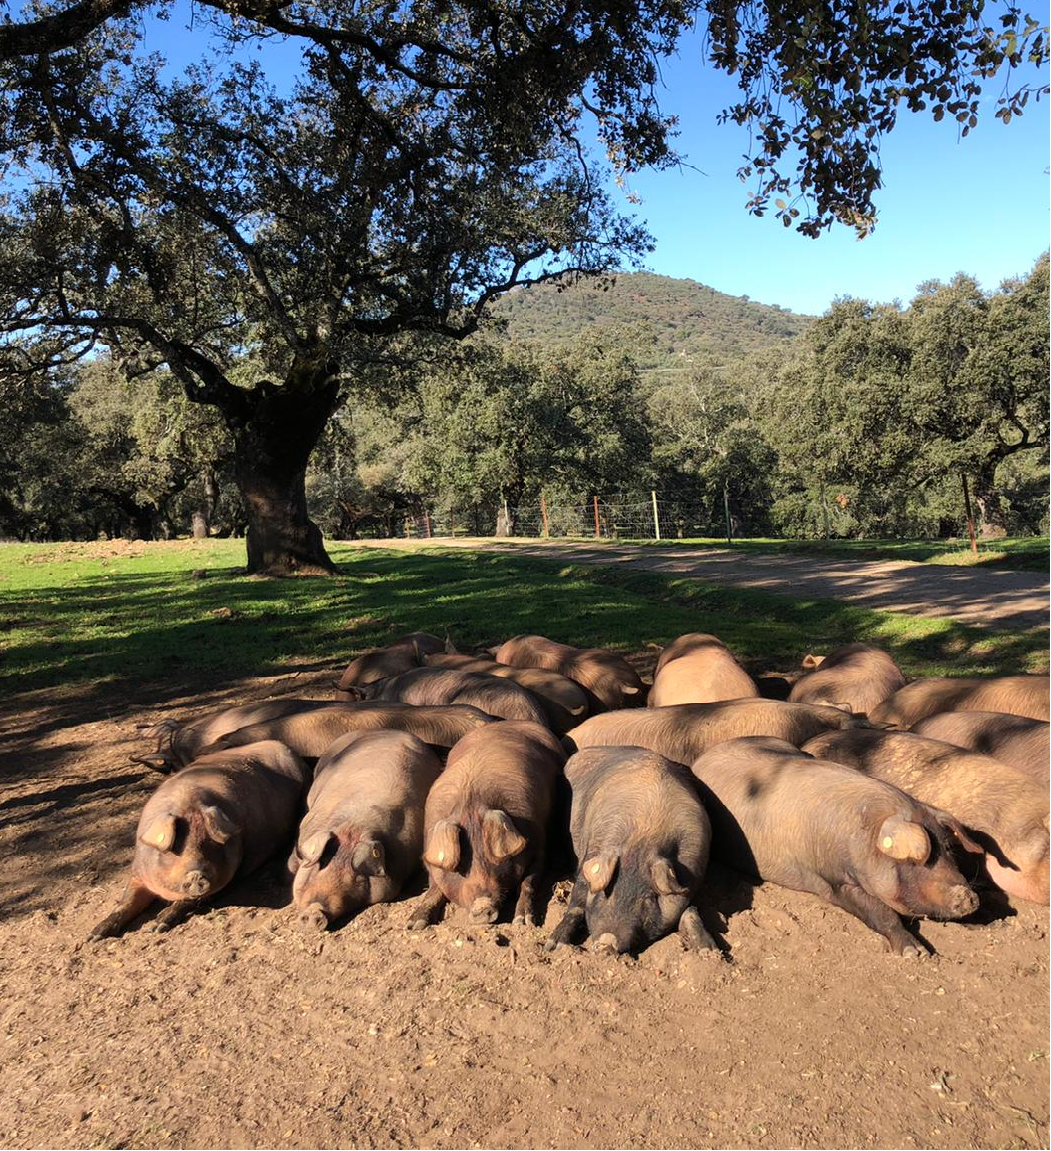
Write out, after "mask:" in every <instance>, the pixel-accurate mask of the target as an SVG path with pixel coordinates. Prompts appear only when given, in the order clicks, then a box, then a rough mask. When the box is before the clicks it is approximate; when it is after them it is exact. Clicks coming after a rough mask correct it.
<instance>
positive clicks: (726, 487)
mask: <svg viewBox="0 0 1051 1151" xmlns="http://www.w3.org/2000/svg"><path fill="white" fill-rule="evenodd" d="M723 513H724V515H725V516H726V545H727V547H731V546H732V545H733V542H734V537H733V529H732V527H731V524H730V481H729V480H723Z"/></svg>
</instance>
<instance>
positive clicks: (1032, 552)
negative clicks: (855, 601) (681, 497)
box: [607, 536, 1049, 572]
mask: <svg viewBox="0 0 1051 1151" xmlns="http://www.w3.org/2000/svg"><path fill="white" fill-rule="evenodd" d="M607 542H612V541H607ZM618 542H621V543H633V544H644V545H646V546H647V547H665V548H674V547H682V546H685V545H692V546H694V547H697V546H704V547H722V548H725V547H726V540H725V539H683V540H659V541H658V540H652V539H639V540H621V541H618ZM1048 544H1049V540H1048V537H1047V536H1020V537H1018V538H1014V539H1002V540H990V541H986V542H979V545H978V555H977V557H976V556H975V555H974V553H973V552H972V551H971V545H970V542H969V541H968V540H961V539H949V540H775V539H743V540H735V541H734V545H733V546H734V550H735V551H742V552H793V553H798V552H802V553H806V554H813V555H819V556H826V557H828V558H830V559H831V558H835V559H854V560H912V561H913V562H915V563H926V564H948V565H951V566H969V565H972V564H976V565H980V566H982V567H997V568H1006V569H1009V570H1013V571H1039V572H1046V571H1047V570H1048Z"/></svg>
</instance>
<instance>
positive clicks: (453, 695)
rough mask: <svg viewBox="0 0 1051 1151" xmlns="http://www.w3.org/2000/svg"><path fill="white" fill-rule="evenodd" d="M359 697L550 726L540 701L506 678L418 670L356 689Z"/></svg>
mask: <svg viewBox="0 0 1051 1151" xmlns="http://www.w3.org/2000/svg"><path fill="white" fill-rule="evenodd" d="M352 690H353V691H356V692H357V693H358V697H359V698H363V699H371V700H392V701H394V700H396V701H398V702H400V703H410V704H413V705H416V706H420V705H438V704H463V705H465V706H469V707H476V708H478V709H479V711H484V712H486V713H487V714H488V715H493V716H497V717H498V718H500V719H524V720H529V721H530V722H531V723H542V724H545V725H546V723H547V715H546V713H545V712H544V709H543V708H542V707H541V706H540V702H539V700H537V698H536V697H535V696H534V695H533V694H532V693H531V692H528V691H526V689H525V688H523V687H519V686H518V684H517V683H513V682H511V681H510V680H506V679H497V678H496V677H495V676H491V675H484V674H481V673H479V672H473V671H458V670H457V669H456V668H441V667H418V668H414V669H413V670H412V671H407V672H405V673H404V674H402V675H396V676H394V678H393V679H385V680H380V681H378V682H376V683H370V684H367V685H366V686H365V687H362V688H355V689H352Z"/></svg>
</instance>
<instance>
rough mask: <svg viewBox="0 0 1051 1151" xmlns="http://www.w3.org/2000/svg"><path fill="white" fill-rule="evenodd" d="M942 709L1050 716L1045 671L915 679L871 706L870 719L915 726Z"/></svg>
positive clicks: (1033, 717) (1033, 716)
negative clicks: (873, 706)
mask: <svg viewBox="0 0 1051 1151" xmlns="http://www.w3.org/2000/svg"><path fill="white" fill-rule="evenodd" d="M942 711H1001V712H1007V713H1008V714H1009V715H1026V716H1028V717H1029V718H1030V719H1042V720H1044V721H1045V722H1046V721H1047V720H1048V719H1049V718H1051V715H1049V712H1048V677H1047V676H1046V675H1002V676H989V677H988V678H985V679H983V678H979V677H977V676H975V677H971V678H960V679H953V678H936V679H918V680H916V681H915V682H914V683H910V684H909V685H908V687H903V688H902V689H901V691H897V692H895V693H894V695H892V696H891V697H890V699H888V700H885V701H884V702H883V703H881V704H880V705H879V707H877V708H875V709H874V710H873V711H872V713H871V714H870V716H869V718H870V719H871V720H872V721H873V722H874V723H887V724H893V725H894V726H895V727H900V728H911V727H915V726H916V724H918V723H919V722H920V720H923V719H926V718H927V717H928V716H929V715H937V714H938V713H939V712H942Z"/></svg>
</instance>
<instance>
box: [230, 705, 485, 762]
mask: <svg viewBox="0 0 1051 1151" xmlns="http://www.w3.org/2000/svg"><path fill="white" fill-rule="evenodd" d="M494 722H495V720H494V719H493V717H492V716H490V715H486V714H485V713H484V712H481V711H479V710H478V709H477V708H476V707H463V706H461V705H456V706H451V705H450V706H445V707H413V706H412V705H411V704H408V703H333V704H329V706H328V707H324V708H318V709H317V710H315V711H312V712H309V713H304V714H302V715H287V716H283V717H282V718H280V719H275V720H272V721H271V722H270V723H257V724H254V725H253V726H252V727H245V728H241V730H240V731H233V732H231V733H230V734H229V735H225V736H223V738H222V739H220V740H218V741H217V742H216V743H215V744H214V745H213V747H214V748H215V749H216V750H219V749H222V748H227V747H240V746H243V745H244V744H247V743H255V742H256V741H257V740H260V739H277V740H280V741H281V742H282V743H284V744H287V745H288V746H289V747H290V748H291V749H292V750H293V751H294V752H296V754H297V755H301V756H302V757H303V758H304V759H306V760H316V759H317V758H318V757H319V756H321V755H323V754H324V752H325V751H326V750H327V749H328V748H329V746H330V745H331V744H332V743H333V742H334V741H335V740H337V739H339V737H340V736H343V735H346V734H347V733H348V732H356V731H376V730H378V729H380V728H387V729H391V730H394V731H408V732H411V733H412V734H413V735H415V736H416V737H417V738H419V739H422V740H423V742H424V743H426V744H428V745H429V746H431V747H433V748H436V749H439V750H440V751H447V750H448V749H449V748H450V747H452V746H453V744H454V743H456V741H457V740H458V739H460V737H461V736H464V735H466V734H467V732H469V731H473V730H474V729H475V728H476V727H483V726H485V725H486V724H490V723H494Z"/></svg>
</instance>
